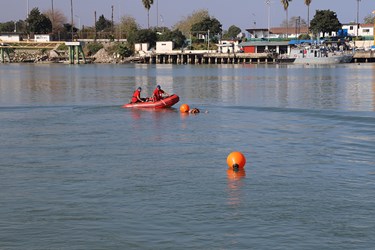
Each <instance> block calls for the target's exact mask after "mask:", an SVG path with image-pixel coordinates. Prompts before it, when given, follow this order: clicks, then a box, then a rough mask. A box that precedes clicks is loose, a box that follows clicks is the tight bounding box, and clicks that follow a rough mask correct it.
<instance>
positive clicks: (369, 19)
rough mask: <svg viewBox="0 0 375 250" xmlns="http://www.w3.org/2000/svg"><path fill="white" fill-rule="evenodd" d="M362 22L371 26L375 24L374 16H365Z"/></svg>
mask: <svg viewBox="0 0 375 250" xmlns="http://www.w3.org/2000/svg"><path fill="white" fill-rule="evenodd" d="M363 21H364V23H366V24H373V23H374V22H375V16H373V15H367V16H365V18H364V19H363Z"/></svg>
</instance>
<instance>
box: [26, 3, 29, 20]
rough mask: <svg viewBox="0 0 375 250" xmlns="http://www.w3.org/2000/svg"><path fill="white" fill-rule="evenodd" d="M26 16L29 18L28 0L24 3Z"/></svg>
mask: <svg viewBox="0 0 375 250" xmlns="http://www.w3.org/2000/svg"><path fill="white" fill-rule="evenodd" d="M26 18H29V0H27V4H26Z"/></svg>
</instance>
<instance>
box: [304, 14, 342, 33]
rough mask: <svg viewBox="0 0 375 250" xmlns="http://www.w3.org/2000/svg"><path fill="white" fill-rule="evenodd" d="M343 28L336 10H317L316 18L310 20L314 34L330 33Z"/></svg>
mask: <svg viewBox="0 0 375 250" xmlns="http://www.w3.org/2000/svg"><path fill="white" fill-rule="evenodd" d="M341 28H342V25H341V23H340V21H339V19H338V18H337V15H336V12H333V11H331V10H317V11H316V13H315V16H314V18H313V19H312V20H311V22H310V29H311V31H312V32H313V33H314V34H319V33H320V32H321V33H323V37H324V36H325V33H328V34H329V35H331V34H332V32H337V31H339V30H340V29H341Z"/></svg>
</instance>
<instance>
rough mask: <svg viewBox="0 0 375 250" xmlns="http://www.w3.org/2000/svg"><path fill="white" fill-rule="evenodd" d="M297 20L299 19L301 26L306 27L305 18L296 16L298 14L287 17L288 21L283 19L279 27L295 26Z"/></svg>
mask: <svg viewBox="0 0 375 250" xmlns="http://www.w3.org/2000/svg"><path fill="white" fill-rule="evenodd" d="M297 20H299V23H300V26H301V27H307V23H306V20H305V19H303V18H301V17H298V16H292V17H291V18H289V20H288V23H287V22H286V20H284V21H283V22H282V23H281V27H286V26H288V27H295V26H296V23H297Z"/></svg>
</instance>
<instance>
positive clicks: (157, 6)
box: [156, 0, 159, 28]
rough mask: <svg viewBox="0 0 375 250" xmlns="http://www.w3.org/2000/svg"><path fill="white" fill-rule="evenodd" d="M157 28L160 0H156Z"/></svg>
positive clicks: (157, 24)
mask: <svg viewBox="0 0 375 250" xmlns="http://www.w3.org/2000/svg"><path fill="white" fill-rule="evenodd" d="M156 28H159V0H156Z"/></svg>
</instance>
